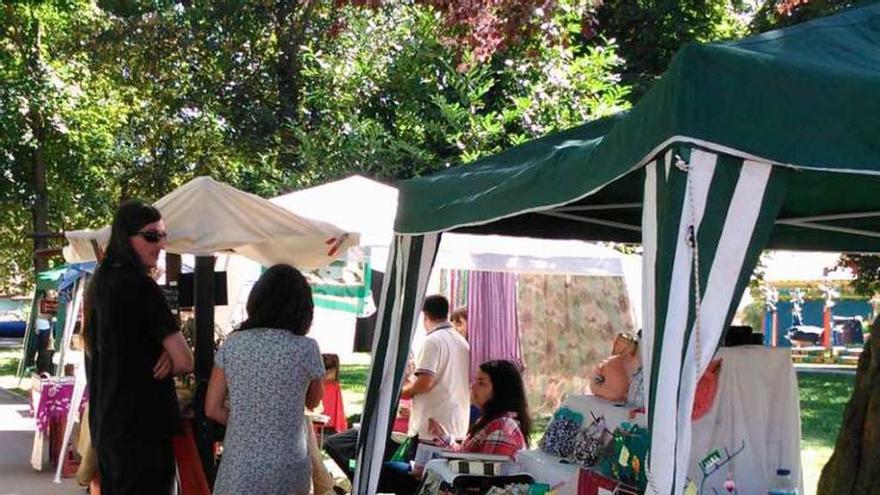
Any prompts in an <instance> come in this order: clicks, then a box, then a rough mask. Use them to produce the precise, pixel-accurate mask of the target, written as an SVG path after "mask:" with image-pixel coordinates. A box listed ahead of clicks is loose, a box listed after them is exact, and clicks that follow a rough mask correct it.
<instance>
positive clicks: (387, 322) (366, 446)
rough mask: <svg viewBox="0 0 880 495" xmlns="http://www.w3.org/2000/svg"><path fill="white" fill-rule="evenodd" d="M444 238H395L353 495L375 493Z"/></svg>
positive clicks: (380, 318)
mask: <svg viewBox="0 0 880 495" xmlns="http://www.w3.org/2000/svg"><path fill="white" fill-rule="evenodd" d="M439 243H440V234H428V235H415V236H410V235H397V236H395V238H394V242H393V243H392V246H391V250H390V253H389V255H388V267H387V268H386V270H385V280H384V283H383V286H382V298H381V301H382V302H381V304H380V306H379V311H378V314H379V316H378V320H377V322H376V328H377V329H378V332H377V333H376V336H375V338H374V339H373V362H372V364H371V366H370V378H369V381H368V382H367V399H366V402H365V403H364V414H363V416H362V417H361V431H360V435H359V437H358V446H357V455H356V460H357V461H356V462H357V465H358V469H357V470H356V473H355V478H354V486H353V493H359V494H366V493H376V488H377V486H378V483H379V472H380V471H381V468H382V456H383V454H384V452H385V443H386V441H387V439H388V435H389V433H390V431H391V421H392V419H393V417H394V413H395V412H396V411H395V409H396V405H397V401H398V399H399V397H400V387H401V380H402V379H403V371H404V368H405V367H406V362H407V359H408V357H409V349H410V346H411V345H412V337H413V333H414V331H415V329H416V325H417V323H418V314H419V312H420V311H421V308H422V300H423V299H424V297H425V290H426V288H427V286H428V277H429V275H430V274H431V267H432V266H433V265H434V259H435V258H436V256H437V246H438V245H439Z"/></svg>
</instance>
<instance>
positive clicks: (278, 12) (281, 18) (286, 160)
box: [275, 0, 299, 170]
mask: <svg viewBox="0 0 880 495" xmlns="http://www.w3.org/2000/svg"><path fill="white" fill-rule="evenodd" d="M298 4H299V2H297V1H295V0H279V1H278V3H277V4H276V6H275V35H276V37H277V39H278V61H277V65H276V67H275V81H276V85H277V88H278V108H277V110H276V119H277V121H278V132H279V135H280V137H281V153H280V154H279V156H278V160H279V162H280V164H281V165H282V166H283V167H284V168H286V169H288V170H290V169H293V168H296V148H297V142H296V136H295V135H294V133H293V130H292V128H291V127H292V126H293V125H294V124H295V123H296V120H297V119H296V112H297V108H298V107H299V47H298V46H296V45H295V38H296V37H295V35H294V32H293V30H294V18H295V13H296V11H297V10H298V9H297V6H298Z"/></svg>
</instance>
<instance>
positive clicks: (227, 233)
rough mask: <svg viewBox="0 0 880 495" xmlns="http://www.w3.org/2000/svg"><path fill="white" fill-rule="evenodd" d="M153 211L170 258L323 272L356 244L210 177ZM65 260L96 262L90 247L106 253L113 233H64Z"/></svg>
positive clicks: (325, 225) (185, 187)
mask: <svg viewBox="0 0 880 495" xmlns="http://www.w3.org/2000/svg"><path fill="white" fill-rule="evenodd" d="M154 206H156V208H158V209H159V211H160V212H162V217H163V219H164V220H165V225H166V227H167V229H168V244H167V247H166V250H167V251H168V252H169V253H177V254H184V253H189V254H193V255H196V256H210V255H213V254H215V253H221V252H234V253H237V254H241V255H243V256H246V257H248V258H250V259H253V260H254V261H257V262H259V263H261V264H263V265H267V266H268V265H273V264H276V263H290V264H292V265H295V266H298V267H306V268H312V267H320V266H324V265H326V264H328V263H330V262H331V261H333V260H334V259H336V258H337V257H339V255H341V254H342V253H345V251H346V250H347V249H348V248H349V247H351V246H356V245H357V244H358V236H357V234H353V233H351V232H346V231H345V230H343V229H340V228H338V227H336V226H335V225H331V224H329V223H326V222H321V221H315V220H309V219H307V218H304V217H301V216H298V215H296V214H294V213H292V212H291V211H289V210H287V209H285V208H282V207H279V206H278V205H275V204H273V203H271V202H269V201H267V200H265V199H263V198H261V197H259V196H257V195H254V194H250V193H246V192H244V191H240V190H238V189H235V188H234V187H232V186H229V185H227V184H224V183H222V182H217V181H215V180H213V179H211V178H210V177H197V178H195V179H193V180H191V181H189V182H188V183H186V184H184V185H183V186H181V187H179V188H177V189H176V190H174V191H173V192H171V193H169V194H167V195H166V196H164V197H163V198H162V199H160V200H158V201H156V203H154ZM65 236H66V237H67V240H68V242H69V245H68V246H66V247H65V248H64V258H65V259H66V260H67V261H68V262H71V263H74V262H81V261H91V260H94V259H95V250H94V248H93V245H92V242H93V241H94V242H97V243H98V245H99V246H100V247H101V248H102V249H103V248H104V247H106V245H107V242H108V241H109V239H110V227H109V226H106V227H104V228H101V229H98V230H75V231H71V232H66V233H65Z"/></svg>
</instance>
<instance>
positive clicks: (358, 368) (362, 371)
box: [339, 364, 370, 423]
mask: <svg viewBox="0 0 880 495" xmlns="http://www.w3.org/2000/svg"><path fill="white" fill-rule="evenodd" d="M369 372H370V366H369V365H365V364H343V365H341V366H340V367H339V382H340V385H341V386H342V401H343V403H344V404H345V416H346V417H347V418H348V419H349V421H348V422H349V423H352V422H354V423H358V422H360V415H361V413H362V412H363V410H364V397H365V396H366V394H367V378H368V376H367V375H368V374H369ZM352 416H357V418H352Z"/></svg>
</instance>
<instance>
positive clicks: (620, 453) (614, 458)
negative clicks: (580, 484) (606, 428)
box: [596, 423, 651, 491]
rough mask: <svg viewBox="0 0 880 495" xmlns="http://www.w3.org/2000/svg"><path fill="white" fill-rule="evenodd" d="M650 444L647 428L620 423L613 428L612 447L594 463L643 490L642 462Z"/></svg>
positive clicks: (615, 477) (605, 472) (645, 479)
mask: <svg viewBox="0 0 880 495" xmlns="http://www.w3.org/2000/svg"><path fill="white" fill-rule="evenodd" d="M650 445H651V435H650V434H649V433H648V430H646V429H645V428H643V427H641V426H639V425H635V424H630V423H622V424H621V425H620V427H618V428H617V429H616V430H614V440H613V448H612V449H609V451H608V453H607V455H605V456H603V457H602V459H601V461H600V462H599V463H598V464H597V465H596V466H597V468H598V471H599V472H600V473H602V474H603V475H605V476H608V477H610V478H613V479H615V480H619V481H621V482H623V483H626V484H628V485H632V486H635V487H637V488H638V489H639V490H642V491H643V490H644V489H645V486H646V485H647V483H648V480H647V478H646V476H645V469H644V467H645V466H644V463H645V456H646V455H647V453H648V449H649V447H650Z"/></svg>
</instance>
